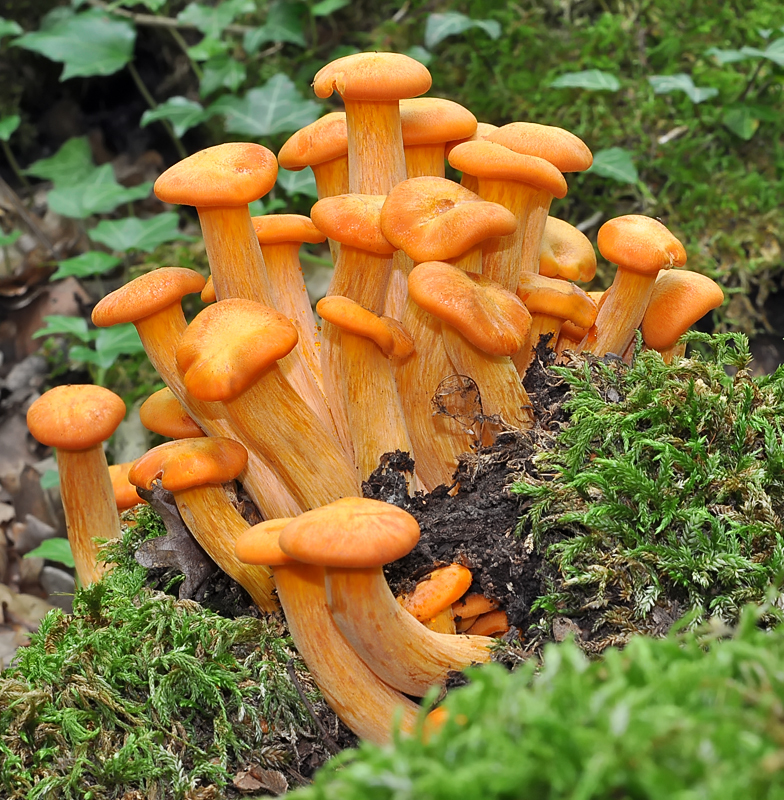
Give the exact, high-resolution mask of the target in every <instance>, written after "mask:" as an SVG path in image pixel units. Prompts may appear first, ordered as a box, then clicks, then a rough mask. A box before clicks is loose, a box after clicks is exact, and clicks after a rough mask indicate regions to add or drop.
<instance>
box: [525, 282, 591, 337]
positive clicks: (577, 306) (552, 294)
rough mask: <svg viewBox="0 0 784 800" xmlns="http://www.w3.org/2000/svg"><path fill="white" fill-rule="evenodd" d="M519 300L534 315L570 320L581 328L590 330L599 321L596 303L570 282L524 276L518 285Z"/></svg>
mask: <svg viewBox="0 0 784 800" xmlns="http://www.w3.org/2000/svg"><path fill="white" fill-rule="evenodd" d="M517 296H518V297H519V298H520V299H521V300H522V301H523V303H525V307H526V308H527V309H528V310H529V311H530V312H531V313H532V314H547V315H548V316H551V317H558V318H559V319H564V320H567V319H568V320H569V321H570V322H572V323H573V324H575V325H577V326H578V327H580V328H589V327H590V326H591V325H593V323H594V322H595V321H596V314H597V313H598V309H597V308H596V303H594V302H593V300H591V298H590V297H588V295H587V294H586V293H585V292H584V291H583V290H582V289H581V288H580V287H579V286H575V285H574V284H573V283H569V281H563V280H558V278H548V277H547V276H546V275H537V274H535V273H533V272H522V273H520V279H519V282H518V284H517Z"/></svg>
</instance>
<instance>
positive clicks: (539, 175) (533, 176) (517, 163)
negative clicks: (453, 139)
mask: <svg viewBox="0 0 784 800" xmlns="http://www.w3.org/2000/svg"><path fill="white" fill-rule="evenodd" d="M449 163H450V164H451V165H452V166H453V167H454V168H455V169H458V170H460V171H461V172H467V173H468V174H469V175H476V177H478V178H485V179H489V180H500V181H516V182H517V183H523V184H525V185H526V186H533V187H534V188H536V189H540V190H543V191H546V192H549V193H550V194H551V195H552V196H553V197H557V198H558V199H559V200H560V199H561V198H563V197H566V191H567V186H566V180H565V179H564V176H563V175H562V174H561V171H560V170H559V169H558V168H557V167H554V166H553V165H552V164H551V163H550V162H549V161H547V160H546V159H544V158H539V157H538V156H532V155H524V154H522V153H516V152H515V151H514V150H510V149H509V148H508V147H504V145H502V144H498V143H496V142H491V141H488V140H485V139H477V140H475V141H473V142H463V144H459V145H457V146H456V147H453V148H452V151H451V152H450V153H449Z"/></svg>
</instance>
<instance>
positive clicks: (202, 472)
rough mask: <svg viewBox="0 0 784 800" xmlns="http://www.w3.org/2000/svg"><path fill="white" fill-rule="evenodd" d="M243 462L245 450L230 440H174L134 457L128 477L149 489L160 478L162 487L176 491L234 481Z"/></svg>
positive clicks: (211, 438)
mask: <svg viewBox="0 0 784 800" xmlns="http://www.w3.org/2000/svg"><path fill="white" fill-rule="evenodd" d="M247 463H248V451H247V450H246V449H245V448H244V447H243V445H241V444H240V443H239V442H235V441H233V440H231V439H224V438H222V437H220V436H214V437H213V436H210V437H204V438H202V439H178V440H177V441H175V442H166V443H165V444H161V445H158V447H154V448H153V449H152V450H149V451H148V452H147V453H145V454H144V455H143V456H142V457H141V458H139V459H137V460H136V461H135V462H134V463H133V466H132V467H131V469H130V471H129V473H128V480H129V481H130V482H131V483H132V484H133V485H134V486H138V487H139V488H140V489H151V488H152V484H153V482H154V481H156V480H160V482H161V485H162V486H163V488H164V489H167V490H168V491H170V492H180V491H184V490H185V489H192V488H194V487H196V486H204V485H205V484H221V483H226V482H228V481H231V480H234V478H236V477H237V476H238V475H239V474H240V472H242V470H243V469H245V465H246V464H247Z"/></svg>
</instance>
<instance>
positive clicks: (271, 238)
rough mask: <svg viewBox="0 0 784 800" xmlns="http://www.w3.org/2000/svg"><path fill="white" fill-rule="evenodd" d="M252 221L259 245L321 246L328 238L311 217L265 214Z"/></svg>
mask: <svg viewBox="0 0 784 800" xmlns="http://www.w3.org/2000/svg"><path fill="white" fill-rule="evenodd" d="M250 221H251V222H252V223H253V230H254V231H255V233H256V238H257V239H258V240H259V244H286V243H288V242H292V243H293V242H297V243H301V242H309V243H310V244H319V243H320V242H323V241H324V240H325V239H326V238H327V237H326V234H323V233H322V232H321V231H320V230H319V229H318V228H317V227H316V226H315V225H314V224H313V221H312V220H311V219H310V217H305V216H303V215H302V214H265V215H264V216H262V217H251V218H250Z"/></svg>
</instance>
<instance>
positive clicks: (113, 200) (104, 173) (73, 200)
mask: <svg viewBox="0 0 784 800" xmlns="http://www.w3.org/2000/svg"><path fill="white" fill-rule="evenodd" d="M151 189H152V183H150V182H147V183H142V184H139V186H132V187H130V188H126V187H125V186H121V185H120V184H119V183H117V180H116V179H115V177H114V170H113V169H112V165H111V164H104V165H103V166H101V167H98V169H96V170H94V171H93V172H91V173H90V175H89V176H88V177H87V179H86V180H85V181H83V182H82V183H77V184H74V185H73V186H65V187H59V188H55V189H52V191H51V192H49V195H48V198H47V201H48V203H49V208H51V209H52V210H53V211H56V212H57V213H58V214H62V215H63V216H64V217H73V218H75V219H85V218H86V217H89V216H91V215H92V214H108V213H109V212H110V211H114V209H115V208H117V206H119V205H122V204H123V203H131V202H133V201H134V200H142V199H143V198H145V197H147V196H148V195H149V194H150V190H151Z"/></svg>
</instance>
